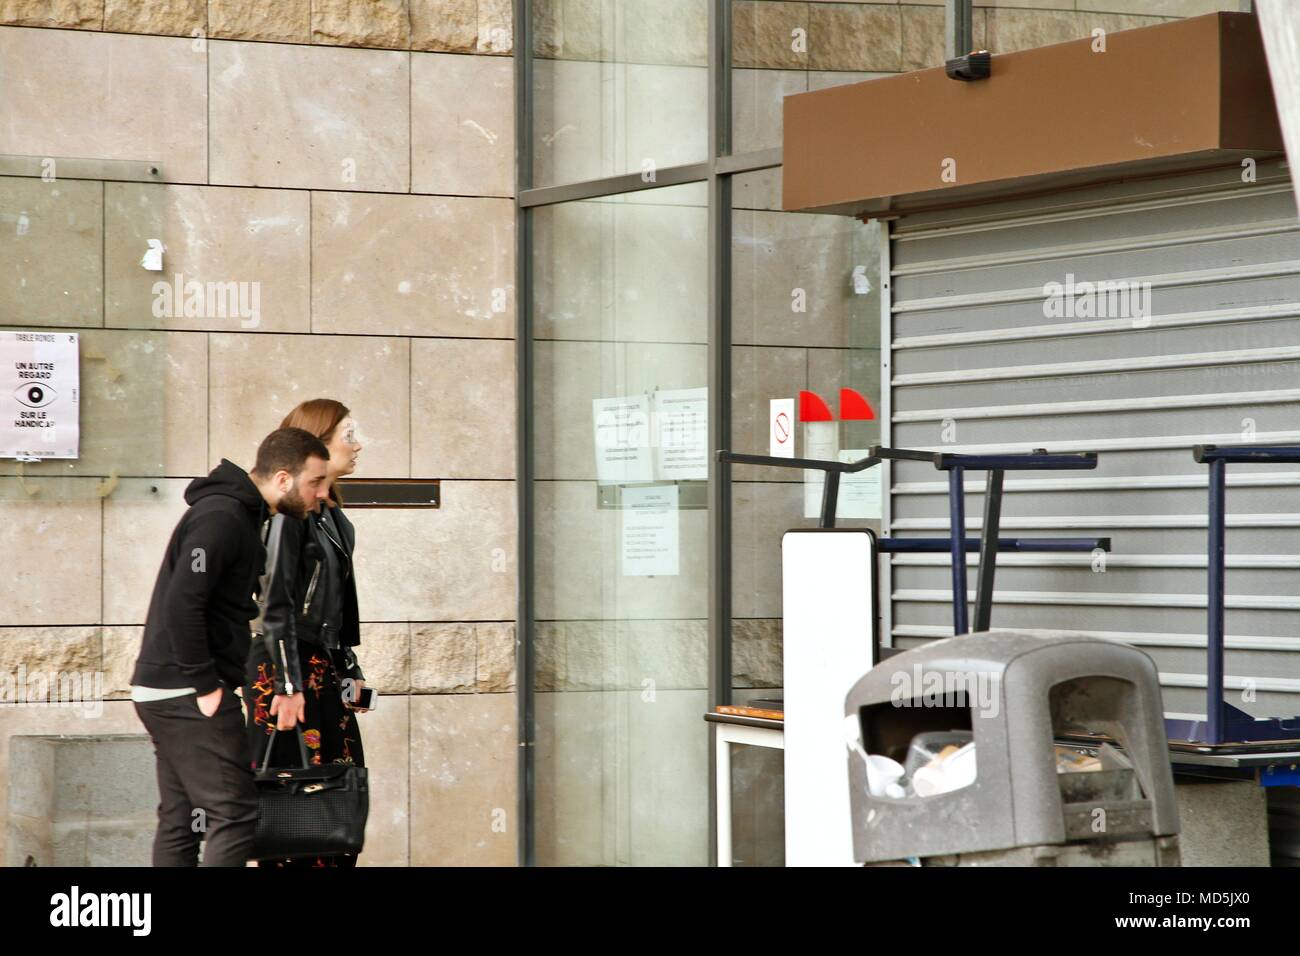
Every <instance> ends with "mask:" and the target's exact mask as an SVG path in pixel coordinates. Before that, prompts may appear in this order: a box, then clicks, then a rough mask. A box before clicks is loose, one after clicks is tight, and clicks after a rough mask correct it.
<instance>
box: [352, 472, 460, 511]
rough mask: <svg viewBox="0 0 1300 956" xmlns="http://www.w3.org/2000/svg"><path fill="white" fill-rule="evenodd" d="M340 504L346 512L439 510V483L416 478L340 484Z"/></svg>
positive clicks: (440, 493)
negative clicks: (393, 509)
mask: <svg viewBox="0 0 1300 956" xmlns="http://www.w3.org/2000/svg"><path fill="white" fill-rule="evenodd" d="M339 490H340V491H341V492H342V493H343V504H344V505H345V506H346V507H348V508H440V507H442V483H441V482H440V481H436V480H422V479H418V478H394V479H392V480H390V481H379V480H375V481H369V480H359V481H340V482H339Z"/></svg>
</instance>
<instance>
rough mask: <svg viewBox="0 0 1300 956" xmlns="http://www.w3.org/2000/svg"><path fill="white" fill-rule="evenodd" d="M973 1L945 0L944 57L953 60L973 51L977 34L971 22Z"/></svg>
mask: <svg viewBox="0 0 1300 956" xmlns="http://www.w3.org/2000/svg"><path fill="white" fill-rule="evenodd" d="M971 2H972V0H944V4H943V26H944V30H943V35H944V44H943V55H944V59H947V60H953V59H956V58H957V57H959V56H965V55H966V54H967V53H970V52H972V49H971V47H972V46H973V44H974V42H975V41H974V35H975V34H974V28H973V27H972V24H971Z"/></svg>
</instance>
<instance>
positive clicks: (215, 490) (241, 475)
mask: <svg viewBox="0 0 1300 956" xmlns="http://www.w3.org/2000/svg"><path fill="white" fill-rule="evenodd" d="M209 495H225V496H226V497H227V498H234V499H235V500H236V501H238V502H239V503H240V504H242V505H244V506H245V507H247V508H249V509H251V510H252V511H253V512H255V513H258V514H260V513H261V511H262V508H263V507H265V505H266V502H265V501H263V499H262V493H261V492H260V491H258V490H257V485H255V484H253V479H251V478H249V477H248V472H246V471H244V469H242V468H240V467H239V466H238V465H236V464H235V463H234V462H232V461H227V460H226V459H225V458H223V459H221V464H219V465H217V467H216V468H213V469H212V473H211V474H210V475H208V476H207V477H206V478H195V479H194V480H193V481H191V482H190V484H189V487H188V488H186V489H185V503H186V504H190V505H192V504H194V503H195V502H196V501H199V500H201V499H203V498H207V497H208V496H209Z"/></svg>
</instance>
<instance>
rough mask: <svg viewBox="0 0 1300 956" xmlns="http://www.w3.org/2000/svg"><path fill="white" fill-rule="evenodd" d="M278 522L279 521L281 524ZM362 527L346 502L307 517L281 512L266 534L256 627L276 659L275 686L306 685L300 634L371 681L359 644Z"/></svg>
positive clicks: (289, 690)
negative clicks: (357, 571)
mask: <svg viewBox="0 0 1300 956" xmlns="http://www.w3.org/2000/svg"><path fill="white" fill-rule="evenodd" d="M277 525H278V528H277ZM355 541H356V534H355V531H354V530H353V527H352V522H351V521H349V520H348V519H347V517H345V516H344V514H343V509H342V508H339V507H335V508H331V509H329V516H328V518H327V517H325V516H324V514H323V513H312V514H309V515H308V516H307V518H306V519H297V518H291V517H288V516H285V515H276V516H275V517H274V518H272V519H271V527H270V533H269V535H268V538H267V554H266V560H267V572H268V574H267V575H266V576H264V578H263V581H262V588H263V590H264V591H265V594H266V600H265V602H264V604H263V611H262V614H261V616H260V617H259V618H258V621H257V623H256V624H255V626H254V631H255V632H257V633H259V634H260V635H261V639H262V641H263V644H264V646H265V648H266V652H267V655H268V656H269V657H270V659H271V661H272V662H274V664H275V671H276V673H275V693H276V694H293V693H295V692H297V691H298V690H300V689H301V687H302V661H301V654H300V653H299V649H298V644H299V641H303V642H306V643H309V644H315V645H319V646H320V647H321V648H323V649H324V650H326V651H327V652H329V654H330V657H331V658H332V659H333V662H334V666H335V668H336V670H337V671H338V672H339V674H340V675H341V676H343V677H351V678H353V679H354V680H364V678H365V675H364V674H362V672H361V667H360V666H359V665H358V664H357V659H356V655H355V654H354V653H353V651H352V648H354V647H356V646H357V645H358V644H360V643H361V625H360V623H359V622H360V614H359V612H358V608H357V589H356V578H355V576H354V575H353V573H352V548H353V545H354V544H355Z"/></svg>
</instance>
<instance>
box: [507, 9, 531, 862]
mask: <svg viewBox="0 0 1300 956" xmlns="http://www.w3.org/2000/svg"><path fill="white" fill-rule="evenodd" d="M531 11H532V4H531V3H529V2H528V0H514V11H513V12H514V51H515V56H514V68H515V75H514V81H515V423H516V424H515V429H516V430H515V506H516V520H517V521H518V546H517V549H516V552H515V582H516V583H515V589H516V590H515V675H516V676H515V705H516V712H515V719H516V722H517V724H518V726H517V734H518V755H517V757H518V759H517V761H516V768H517V774H518V781H517V786H518V800H517V804H516V819H517V822H516V824H515V832H516V838H517V840H518V843H517V845H516V850H515V860H516V863H517V864H518V865H519V866H533V865H534V864H535V863H536V862H537V853H536V821H535V819H534V816H535V815H534V805H535V796H536V785H537V782H536V774H535V765H534V760H533V756H534V747H533V741H534V740H535V739H536V736H535V716H536V715H535V710H534V702H535V697H534V680H533V676H534V665H533V661H534V655H533V639H534V632H535V627H534V622H533V617H534V613H535V612H534V608H533V479H534V475H533V453H532V442H533V411H532V410H533V394H532V392H533V385H532V382H533V378H532V376H533V328H532V306H533V299H532V288H533V283H532V223H533V219H532V212H531V211H530V210H528V209H525V208H523V207H522V206H521V205H520V204H519V194H520V193H522V192H523V191H524V190H525V189H527V188H528V187H529V186H531V185H532V181H533V159H532V156H533V153H532V145H533V136H532V130H533V124H532V115H533V113H532V69H533V41H532V22H531V21H530V19H529V17H530V15H531Z"/></svg>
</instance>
